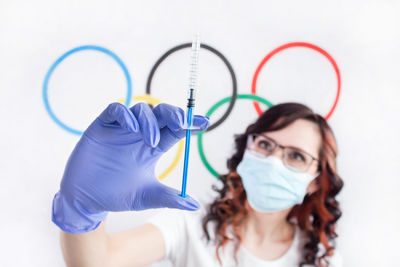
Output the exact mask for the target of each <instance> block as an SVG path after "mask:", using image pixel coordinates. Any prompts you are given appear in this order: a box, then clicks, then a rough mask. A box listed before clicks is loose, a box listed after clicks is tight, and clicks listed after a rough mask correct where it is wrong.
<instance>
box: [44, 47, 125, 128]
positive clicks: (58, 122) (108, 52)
mask: <svg viewBox="0 0 400 267" xmlns="http://www.w3.org/2000/svg"><path fill="white" fill-rule="evenodd" d="M83 50H95V51H99V52H101V53H104V54H106V55H108V56H110V57H111V58H112V59H114V60H115V61H116V62H117V63H118V65H119V66H120V67H121V68H122V71H123V72H124V75H125V78H126V83H127V92H126V97H125V105H126V106H129V104H130V100H131V98H132V82H131V77H130V75H129V71H128V69H127V68H126V66H125V64H124V63H123V62H122V60H121V59H120V58H119V57H118V56H117V55H116V54H114V53H113V52H112V51H110V50H108V49H106V48H104V47H101V46H95V45H84V46H78V47H75V48H73V49H71V50H69V51H67V52H66V53H64V54H63V55H62V56H61V57H59V58H58V59H57V60H56V61H55V62H54V63H53V64H52V65H51V67H50V69H49V70H48V71H47V74H46V76H45V78H44V82H43V89H42V97H43V101H44V105H45V107H46V110H47V113H49V115H50V117H51V118H52V119H53V120H54V121H55V123H57V124H58V125H59V126H60V127H61V128H63V129H64V130H66V131H68V132H70V133H72V134H76V135H82V131H79V130H76V129H73V128H72V127H69V126H68V125H66V124H65V123H63V122H61V121H60V120H59V119H58V118H57V116H56V115H55V114H54V112H53V110H52V109H51V107H50V104H49V100H48V97H47V86H48V83H49V80H50V77H51V75H52V74H53V72H54V70H55V69H56V67H57V66H58V65H59V64H60V63H61V62H62V61H63V60H64V59H66V58H67V57H68V56H70V55H72V54H74V53H77V52H79V51H83Z"/></svg>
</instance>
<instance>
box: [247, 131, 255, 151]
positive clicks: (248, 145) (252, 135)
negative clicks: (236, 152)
mask: <svg viewBox="0 0 400 267" xmlns="http://www.w3.org/2000/svg"><path fill="white" fill-rule="evenodd" d="M253 138H254V134H249V135H248V136H247V143H246V149H248V150H251V147H252V146H253V143H254V140H253Z"/></svg>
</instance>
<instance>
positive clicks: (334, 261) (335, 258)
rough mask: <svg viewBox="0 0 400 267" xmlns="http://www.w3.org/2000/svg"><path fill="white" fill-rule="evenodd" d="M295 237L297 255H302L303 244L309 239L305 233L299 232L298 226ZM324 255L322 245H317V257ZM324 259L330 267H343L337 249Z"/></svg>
mask: <svg viewBox="0 0 400 267" xmlns="http://www.w3.org/2000/svg"><path fill="white" fill-rule="evenodd" d="M296 235H297V240H298V243H297V246H298V251H299V255H302V250H303V248H304V246H305V244H306V243H307V242H308V241H309V237H308V236H307V234H306V232H305V231H303V230H301V229H300V227H298V226H297V230H296ZM324 253H326V249H325V247H324V246H323V245H322V243H319V244H318V253H317V257H320V256H322V255H323V254H324ZM324 259H325V260H327V261H328V262H329V266H330V267H341V266H343V260H342V255H341V253H340V251H339V249H338V248H337V247H336V248H335V249H334V251H333V254H332V255H331V256H326V257H325V258H324Z"/></svg>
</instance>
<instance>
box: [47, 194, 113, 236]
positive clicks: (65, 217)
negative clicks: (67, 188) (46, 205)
mask: <svg viewBox="0 0 400 267" xmlns="http://www.w3.org/2000/svg"><path fill="white" fill-rule="evenodd" d="M107 214H108V212H106V211H104V212H99V213H95V214H92V213H90V212H88V211H86V210H85V209H84V208H83V207H82V206H81V205H80V204H79V203H78V202H77V201H74V202H73V203H70V201H68V200H67V198H66V197H65V196H63V195H62V194H61V193H60V192H58V193H57V194H55V196H54V199H53V204H52V218H51V220H52V221H53V222H54V223H55V224H56V225H57V226H58V227H60V228H61V230H63V231H64V232H68V233H71V234H81V233H86V232H90V231H93V230H95V229H96V228H97V227H99V225H100V223H101V222H102V221H103V220H104V219H105V218H106V217H107Z"/></svg>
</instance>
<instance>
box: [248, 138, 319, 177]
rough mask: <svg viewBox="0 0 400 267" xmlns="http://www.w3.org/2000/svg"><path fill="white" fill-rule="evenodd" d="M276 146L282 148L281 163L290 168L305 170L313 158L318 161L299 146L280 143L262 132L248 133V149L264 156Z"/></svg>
mask: <svg viewBox="0 0 400 267" xmlns="http://www.w3.org/2000/svg"><path fill="white" fill-rule="evenodd" d="M277 147H280V148H282V149H283V163H284V164H285V166H286V167H287V168H289V169H291V170H294V171H297V172H306V171H308V169H309V168H310V166H311V164H312V163H313V161H314V160H315V161H317V162H319V160H318V159H317V158H315V157H313V156H311V155H310V154H309V153H307V152H305V151H303V150H301V149H299V148H295V147H290V146H283V145H280V144H278V143H277V142H276V141H275V140H273V139H272V138H270V137H268V136H265V135H262V134H250V135H249V136H248V139H247V148H248V149H250V150H253V151H255V152H258V153H260V154H262V155H264V156H266V157H267V156H270V155H272V154H273V153H274V151H275V150H276V148H277Z"/></svg>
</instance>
